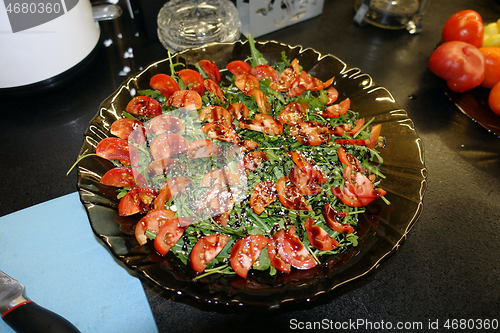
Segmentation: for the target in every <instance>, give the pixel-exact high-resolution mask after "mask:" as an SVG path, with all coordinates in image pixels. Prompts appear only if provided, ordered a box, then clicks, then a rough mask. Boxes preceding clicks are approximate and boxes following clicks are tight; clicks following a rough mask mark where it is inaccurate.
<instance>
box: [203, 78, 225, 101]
mask: <svg viewBox="0 0 500 333" xmlns="http://www.w3.org/2000/svg"><path fill="white" fill-rule="evenodd" d="M203 84H204V85H205V89H206V90H207V91H208V92H210V93H212V94H214V95H215V96H217V98H218V99H219V101H220V102H221V103H224V102H225V101H226V95H225V94H224V92H223V91H222V89H221V88H220V87H219V85H218V84H217V83H215V81H213V80H211V79H206V80H205V81H203Z"/></svg>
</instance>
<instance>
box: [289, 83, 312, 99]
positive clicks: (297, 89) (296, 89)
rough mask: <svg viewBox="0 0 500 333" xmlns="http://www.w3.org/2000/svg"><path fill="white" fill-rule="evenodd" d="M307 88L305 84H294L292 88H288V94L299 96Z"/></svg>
mask: <svg viewBox="0 0 500 333" xmlns="http://www.w3.org/2000/svg"><path fill="white" fill-rule="evenodd" d="M306 90H307V89H306V88H305V87H304V86H303V85H300V84H299V85H295V86H292V87H291V88H290V89H288V91H287V93H286V94H287V95H288V96H290V97H297V96H299V95H302V94H303V93H305V92H306Z"/></svg>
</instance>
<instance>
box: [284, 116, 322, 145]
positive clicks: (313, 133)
mask: <svg viewBox="0 0 500 333" xmlns="http://www.w3.org/2000/svg"><path fill="white" fill-rule="evenodd" d="M290 134H291V135H292V136H293V137H294V138H295V139H296V140H297V141H299V142H300V143H302V144H303V145H310V146H319V145H321V144H324V143H327V142H328V141H330V130H329V129H328V127H326V126H325V125H322V124H320V123H318V122H317V121H314V120H309V121H302V122H300V123H297V124H294V125H291V126H290Z"/></svg>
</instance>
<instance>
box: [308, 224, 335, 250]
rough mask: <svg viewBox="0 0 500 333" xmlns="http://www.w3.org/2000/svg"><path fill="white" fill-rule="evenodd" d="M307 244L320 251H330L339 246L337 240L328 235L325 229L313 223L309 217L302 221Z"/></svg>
mask: <svg viewBox="0 0 500 333" xmlns="http://www.w3.org/2000/svg"><path fill="white" fill-rule="evenodd" d="M304 227H305V229H306V233H307V240H308V241H309V244H311V245H312V246H314V247H315V248H317V249H318V250H321V251H330V250H333V249H334V248H336V247H337V246H339V242H338V241H337V240H336V239H335V238H332V237H330V236H329V235H328V233H327V232H326V231H325V229H323V228H321V227H320V226H319V225H315V224H314V220H313V219H312V218H310V217H308V218H307V220H306V222H305V223H304Z"/></svg>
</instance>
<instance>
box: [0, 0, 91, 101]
mask: <svg viewBox="0 0 500 333" xmlns="http://www.w3.org/2000/svg"><path fill="white" fill-rule="evenodd" d="M15 1H16V0H4V1H3V4H4V6H3V4H2V3H0V93H2V92H6V91H7V92H9V91H16V90H17V91H19V90H22V89H23V88H29V87H36V86H37V85H38V86H40V85H50V84H52V83H53V82H51V80H53V78H57V77H59V78H60V77H61V76H64V75H67V73H69V72H71V71H72V70H75V68H76V67H78V65H79V64H81V63H82V62H84V61H85V59H88V57H89V56H90V55H91V54H92V53H93V51H94V50H95V49H96V47H97V44H98V42H99V37H100V28H99V24H98V22H96V21H95V20H94V18H93V14H92V6H91V4H90V1H89V0H62V1H61V2H60V4H61V6H56V5H58V3H54V2H53V5H52V4H51V7H50V9H49V7H43V6H44V5H45V6H48V5H47V4H48V3H49V1H33V4H30V3H29V2H28V1H25V0H23V1H20V2H15ZM23 3H27V4H28V5H25V6H24V7H22V4H23ZM16 4H17V5H16ZM35 5H37V6H36V7H35ZM56 10H57V11H58V12H57V13H55V11H56ZM37 11H38V12H37ZM44 11H45V16H42V13H43V12H44ZM47 11H50V12H51V13H47ZM23 14H26V15H28V14H29V15H31V16H24V17H23V16H22V15H23ZM48 14H51V15H52V16H50V15H48ZM55 14H58V15H59V16H57V17H55V18H53V17H54V15H55ZM51 17H52V19H50V18H51ZM49 19H50V20H49ZM44 20H46V22H43V21H44ZM35 24H38V25H36V26H33V27H29V25H35ZM23 25H24V26H23ZM25 27H29V28H26V29H24V30H22V31H17V32H13V30H16V29H18V30H19V29H23V28H25ZM94 53H95V52H94Z"/></svg>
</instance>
